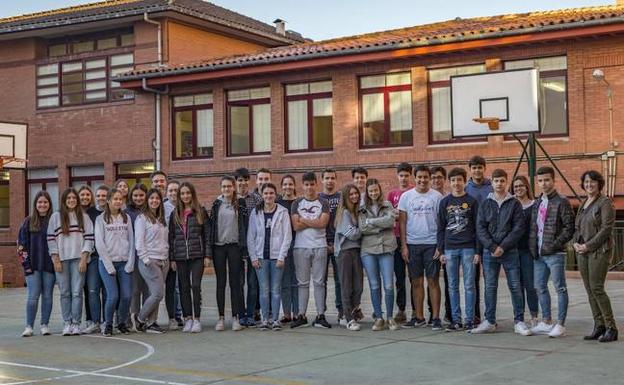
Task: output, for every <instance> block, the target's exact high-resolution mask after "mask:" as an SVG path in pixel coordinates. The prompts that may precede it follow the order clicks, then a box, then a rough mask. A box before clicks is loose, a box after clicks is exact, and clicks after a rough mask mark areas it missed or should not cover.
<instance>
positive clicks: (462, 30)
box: [121, 5, 624, 80]
mask: <svg viewBox="0 0 624 385" xmlns="http://www.w3.org/2000/svg"><path fill="white" fill-rule="evenodd" d="M623 22H624V6H616V5H612V6H601V7H586V8H573V9H561V10H554V11H540V12H529V13H519V14H507V15H498V16H486V17H475V18H469V19H462V18H456V19H452V20H447V21H443V22H438V23H432V24H425V25H419V26H414V27H407V28H400V29H394V30H388V31H381V32H374V33H367V34H363V35H356V36H348V37H342V38H337V39H331V40H324V41H317V42H306V43H300V44H294V45H289V46H283V47H277V48H270V49H266V50H264V51H262V52H259V53H255V54H246V55H238V56H230V57H224V58H219V59H212V60H209V61H203V62H198V63H189V64H185V65H178V66H175V67H167V66H164V67H160V68H148V69H142V70H137V71H134V72H130V73H128V74H125V75H124V76H122V77H121V79H123V80H133V79H138V78H144V77H148V78H152V77H161V76H168V75H176V74H181V73H184V74H186V73H197V72H208V71H218V70H222V69H228V68H234V67H236V68H240V67H247V66H259V65H265V64H274V63H283V62H295V61H303V60H308V59H314V58H320V57H334V56H341V55H350V54H358V53H365V52H378V51H384V50H395V49H402V48H413V47H421V46H427V45H435V44H443V43H452V42H461V41H468V40H479V39H487V38H493V37H498V36H512V35H522V34H529V33H540V32H546V31H553V30H564V29H572V28H581V27H585V26H590V25H598V24H611V23H623Z"/></svg>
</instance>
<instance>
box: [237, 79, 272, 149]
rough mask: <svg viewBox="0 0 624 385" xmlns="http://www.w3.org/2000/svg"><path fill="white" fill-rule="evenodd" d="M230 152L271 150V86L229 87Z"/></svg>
mask: <svg viewBox="0 0 624 385" xmlns="http://www.w3.org/2000/svg"><path fill="white" fill-rule="evenodd" d="M227 99H228V101H227V106H228V155H230V156H238V155H258V154H269V153H270V152H271V89H270V88H269V87H263V88H253V89H247V90H235V91H228V93H227Z"/></svg>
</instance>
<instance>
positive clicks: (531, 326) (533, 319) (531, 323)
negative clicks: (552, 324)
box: [527, 318, 539, 329]
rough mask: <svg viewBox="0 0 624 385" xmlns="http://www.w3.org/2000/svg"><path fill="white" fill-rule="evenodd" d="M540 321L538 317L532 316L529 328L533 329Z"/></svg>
mask: <svg viewBox="0 0 624 385" xmlns="http://www.w3.org/2000/svg"><path fill="white" fill-rule="evenodd" d="M538 323H539V320H538V319H537V318H531V320H530V321H529V324H528V325H527V326H528V327H529V329H533V328H534V327H536V326H537V324H538Z"/></svg>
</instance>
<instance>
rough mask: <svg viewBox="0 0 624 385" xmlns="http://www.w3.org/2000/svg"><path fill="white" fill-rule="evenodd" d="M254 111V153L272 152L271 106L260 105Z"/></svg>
mask: <svg viewBox="0 0 624 385" xmlns="http://www.w3.org/2000/svg"><path fill="white" fill-rule="evenodd" d="M252 109H253V146H254V152H269V151H271V105H270V104H259V105H255V106H253V107H252Z"/></svg>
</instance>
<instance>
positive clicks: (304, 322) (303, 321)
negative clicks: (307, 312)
mask: <svg viewBox="0 0 624 385" xmlns="http://www.w3.org/2000/svg"><path fill="white" fill-rule="evenodd" d="M300 326H308V319H307V318H306V317H305V316H303V315H300V316H299V317H297V318H295V319H294V320H293V322H291V323H290V328H291V329H294V328H298V327H300Z"/></svg>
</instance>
